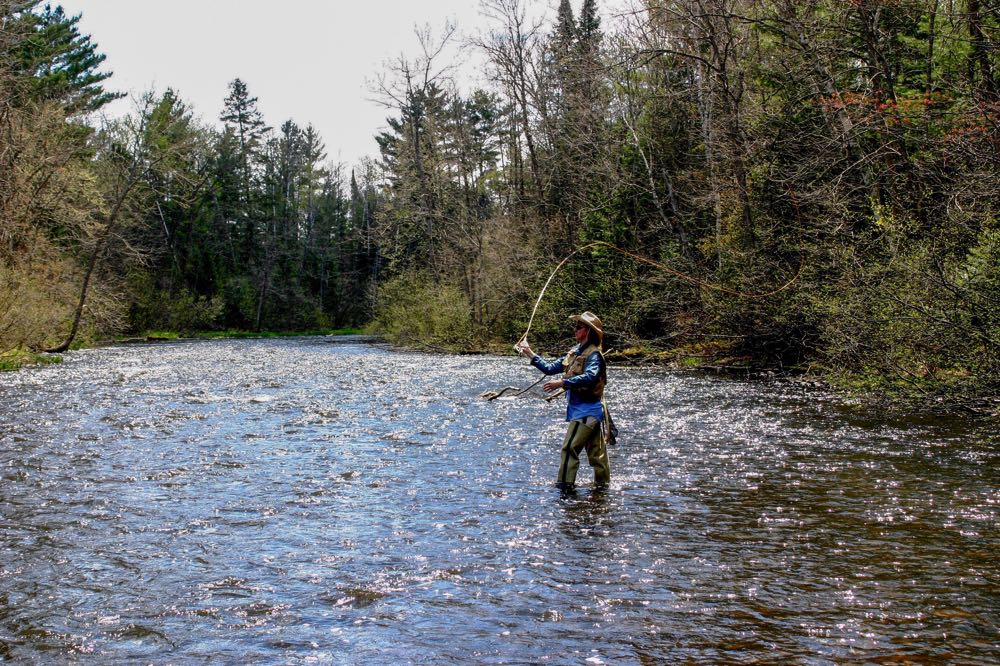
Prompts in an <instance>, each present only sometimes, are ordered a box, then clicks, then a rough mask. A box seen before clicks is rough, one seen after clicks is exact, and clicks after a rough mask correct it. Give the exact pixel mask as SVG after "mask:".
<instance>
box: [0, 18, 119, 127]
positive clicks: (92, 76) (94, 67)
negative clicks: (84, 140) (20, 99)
mask: <svg viewBox="0 0 1000 666" xmlns="http://www.w3.org/2000/svg"><path fill="white" fill-rule="evenodd" d="M40 4H41V2H40V0H29V1H28V2H22V3H15V4H14V5H11V4H10V3H3V5H0V21H2V24H3V30H4V31H5V32H7V31H10V32H11V33H19V34H20V38H19V39H17V40H16V41H15V42H14V43H13V44H10V45H8V46H7V52H6V53H4V52H3V50H4V45H3V44H2V43H0V59H2V60H6V61H8V62H9V63H10V66H11V67H12V68H13V70H14V71H15V73H16V75H18V76H20V77H22V78H23V79H24V80H26V81H27V82H28V85H27V87H26V91H27V94H28V96H29V98H31V99H34V100H42V101H52V102H57V103H59V104H61V105H62V106H63V107H64V108H65V109H66V111H67V112H68V113H70V114H75V113H86V112H90V111H95V110H97V109H99V108H101V107H102V106H104V105H105V104H107V103H109V102H111V101H113V100H115V99H118V98H120V97H122V96H124V94H125V93H117V92H109V91H107V90H105V89H104V86H103V83H104V81H106V80H107V79H108V78H110V77H111V74H112V73H111V72H101V71H99V69H100V67H101V65H102V64H103V63H104V61H105V59H106V57H107V56H105V55H104V54H102V53H99V52H98V51H97V44H96V43H94V42H92V41H91V38H90V35H81V34H80V28H79V25H78V24H79V22H80V16H81V15H80V14H77V15H76V16H67V15H66V13H65V12H64V11H63V8H62V7H60V6H57V7H56V8H55V9H53V8H52V6H51V5H45V6H44V8H43V9H41V11H36V10H37V9H38V6H39V5H40Z"/></svg>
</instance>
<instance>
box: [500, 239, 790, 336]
mask: <svg viewBox="0 0 1000 666" xmlns="http://www.w3.org/2000/svg"><path fill="white" fill-rule="evenodd" d="M594 247H606V248H608V249H609V250H614V251H615V252H617V253H619V254H623V255H625V256H627V257H631V258H633V259H635V260H636V261H638V262H639V263H642V264H646V265H647V266H652V267H653V268H656V269H658V270H661V271H663V272H664V273H668V274H670V275H673V276H674V277H676V278H677V279H679V280H683V281H684V282H688V283H690V284H693V285H697V286H699V287H704V288H706V289H712V290H714V291H719V292H722V293H724V294H730V295H731V296H738V297H740V298H749V299H759V298H768V297H770V296H774V295H775V294H778V293H780V292H782V291H784V290H785V289H788V288H789V287H790V286H792V284H793V283H794V282H795V281H796V280H798V279H799V275H801V274H802V267H803V265H804V262H803V264H800V265H799V270H798V271H797V272H796V273H795V276H794V277H793V278H792V279H791V280H789V281H788V282H786V283H785V284H783V285H781V286H780V287H778V288H777V289H773V290H771V291H768V292H763V293H750V292H744V291H738V290H736V289H730V288H728V287H724V286H722V285H719V284H713V283H711V282H706V281H704V280H699V279H698V278H696V277H693V276H691V275H688V274H687V273H683V272H681V271H679V270H676V269H674V268H670V267H669V266H667V265H666V264H663V263H661V262H659V261H656V260H654V259H650V258H648V257H644V256H642V255H639V254H635V253H634V252H629V251H628V250H623V249H622V248H620V247H618V246H617V245H612V244H611V243H608V242H607V241H592V242H590V243H587V244H586V245H581V246H580V247H578V248H576V249H575V250H573V251H572V252H570V253H569V254H568V255H566V257H565V258H564V259H563V260H562V261H560V262H559V264H558V265H557V266H556V267H555V269H554V270H553V271H552V273H551V274H550V275H549V279H548V280H546V281H545V285H544V286H543V287H542V290H541V292H539V294H538V298H537V299H536V300H535V307H534V308H532V310H531V317H530V318H529V319H528V327H527V328H526V329H525V330H524V335H522V336H521V337H520V339H519V340H518V343H517V345H514V349H515V350H516V349H517V348H518V345H519V344H521V342H523V341H524V340H525V339H527V337H528V333H530V332H531V326H532V324H533V323H534V322H535V314H536V313H537V312H538V306H539V305H540V304H541V302H542V297H543V296H545V291H546V290H547V289H548V288H549V285H550V284H551V283H552V279H553V278H554V277H555V276H556V273H558V272H559V270H560V269H561V268H562V267H563V266H565V265H566V263H567V262H568V261H569V260H570V259H572V258H573V257H574V256H576V255H577V254H579V253H580V252H583V251H584V250H588V249H590V248H594Z"/></svg>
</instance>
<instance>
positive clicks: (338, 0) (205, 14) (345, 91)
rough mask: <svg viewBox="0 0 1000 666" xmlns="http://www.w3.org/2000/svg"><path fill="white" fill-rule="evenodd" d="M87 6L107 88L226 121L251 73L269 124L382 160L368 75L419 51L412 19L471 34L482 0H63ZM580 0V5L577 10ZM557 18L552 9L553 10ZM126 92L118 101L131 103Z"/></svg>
mask: <svg viewBox="0 0 1000 666" xmlns="http://www.w3.org/2000/svg"><path fill="white" fill-rule="evenodd" d="M57 3H58V4H61V5H62V6H63V8H64V9H65V10H66V13H67V14H70V15H76V14H82V15H83V18H82V19H81V20H80V30H81V32H82V33H83V34H89V35H91V37H92V40H93V41H94V42H96V43H97V44H98V50H99V51H100V52H101V53H104V54H106V55H107V60H106V61H105V63H104V67H103V70H104V71H109V70H110V71H113V72H114V76H113V77H112V78H111V79H109V81H108V82H107V84H106V85H107V87H108V89H111V90H119V91H125V92H129V93H141V92H143V91H146V90H149V89H150V88H153V89H155V90H156V91H158V92H162V91H163V90H165V89H166V88H168V87H170V88H173V89H174V90H175V91H176V92H177V93H178V94H179V95H180V96H181V98H183V99H185V100H187V101H188V102H190V103H191V104H192V105H193V106H194V110H195V112H196V114H197V115H199V116H200V117H201V118H202V119H203V120H204V121H205V122H207V123H211V124H217V123H218V117H219V114H220V112H221V111H222V106H223V99H224V98H225V97H226V95H227V92H228V86H229V82H230V81H232V80H233V79H234V78H237V77H238V78H241V79H243V81H245V82H246V84H247V86H248V88H249V90H250V94H251V95H253V96H255V97H257V98H258V102H257V104H258V108H259V109H260V110H261V111H262V112H263V114H264V118H265V121H266V122H267V123H268V124H269V125H271V126H272V127H275V128H277V127H278V126H279V125H280V124H281V123H282V122H284V121H285V120H288V119H291V120H293V121H295V122H296V123H297V124H298V125H299V126H301V127H305V126H306V125H307V124H309V123H312V124H313V125H314V126H315V127H316V128H317V129H318V130H319V132H320V135H321V136H322V138H323V140H324V142H325V143H326V149H327V155H328V159H329V160H331V161H335V162H336V161H342V162H345V163H346V164H347V165H348V166H352V165H354V164H355V163H356V162H357V161H358V160H359V159H360V158H361V157H363V156H366V155H367V156H373V157H374V156H375V155H376V153H377V147H376V143H375V140H374V135H375V134H376V132H377V131H378V130H379V129H380V128H384V126H385V118H386V116H387V115H389V113H388V111H387V110H386V109H384V108H382V107H380V106H379V105H377V104H376V103H374V102H372V101H371V98H372V97H373V96H374V95H373V94H372V92H371V91H370V86H369V84H368V82H370V81H372V80H373V79H374V78H375V77H376V75H377V74H378V73H379V72H380V71H383V70H384V68H385V67H384V66H385V63H386V61H388V60H391V59H393V58H397V57H398V56H399V55H400V54H405V55H407V56H408V57H411V58H412V57H413V56H414V55H416V54H417V53H418V52H419V51H418V42H417V38H416V37H415V35H414V26H415V25H417V24H419V25H421V26H422V25H425V24H429V25H430V26H431V27H432V28H433V29H434V31H435V33H436V34H437V33H439V32H440V30H441V27H442V26H443V24H444V22H445V20H446V19H451V20H453V21H454V22H455V23H457V25H458V30H459V33H472V32H474V31H475V30H476V29H477V27H478V26H479V25H481V24H482V23H483V22H484V19H483V18H482V17H481V16H480V14H479V9H478V6H479V3H478V0H433V2H420V1H419V0H410V1H407V0H283V1H281V2H275V1H274V0H270V1H267V0H53V4H57ZM578 5H579V2H578V1H577V2H574V6H578ZM551 15H554V13H553V14H551ZM128 106H129V105H128V103H127V102H126V101H125V100H122V101H119V102H116V103H115V104H114V105H112V107H111V108H110V112H111V113H118V112H121V111H123V110H125V109H126V108H128Z"/></svg>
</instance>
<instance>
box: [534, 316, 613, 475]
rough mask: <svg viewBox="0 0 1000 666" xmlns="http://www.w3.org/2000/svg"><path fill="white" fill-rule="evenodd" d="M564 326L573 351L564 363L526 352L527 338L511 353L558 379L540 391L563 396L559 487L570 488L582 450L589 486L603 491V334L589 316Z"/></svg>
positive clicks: (608, 467)
mask: <svg viewBox="0 0 1000 666" xmlns="http://www.w3.org/2000/svg"><path fill="white" fill-rule="evenodd" d="M570 320H571V321H573V322H574V323H575V328H574V331H573V335H574V337H575V338H576V341H577V345H576V346H575V347H573V349H571V350H570V352H569V353H568V354H567V355H566V357H565V358H562V359H557V360H555V361H546V360H545V359H543V358H542V357H541V356H538V355H537V354H535V352H533V351H532V350H531V347H530V346H529V345H528V339H527V338H524V339H523V340H521V341H520V342H519V343H517V350H518V351H519V352H520V353H521V354H523V355H524V356H526V357H528V358H530V359H531V365H533V366H535V367H536V368H538V369H539V370H541V371H542V372H543V373H545V374H546V375H556V374H559V373H562V375H563V376H562V379H553V380H550V381H547V382H545V384H544V385H543V387H542V388H544V389H545V390H546V391H547V392H549V393H552V392H555V391H558V390H559V389H566V392H567V394H568V396H569V400H568V401H567V403H566V420H567V421H569V429H568V430H567V431H566V438H565V439H564V440H563V445H562V457H561V460H560V462H559V479H558V482H559V485H560V486H561V487H563V488H572V487H573V485H574V484H575V483H576V473H577V470H578V469H579V467H580V451H582V450H583V449H586V450H587V460H588V461H589V462H590V466H591V467H593V468H594V486H595V487H598V488H603V487H606V486H607V485H608V483H609V482H610V481H611V465H610V463H609V462H608V449H607V443H606V440H605V436H604V432H603V430H604V429H603V428H602V424H603V422H604V420H605V415H604V404H603V402H602V400H601V398H602V396H603V395H604V385H605V384H606V383H607V380H608V369H607V365H606V364H605V362H604V355H603V354H601V347H602V345H603V341H604V330H603V328H602V327H601V320H600V319H598V318H597V316H596V315H595V314H594V313H593V312H584V313H583V314H579V315H573V316H572V317H570Z"/></svg>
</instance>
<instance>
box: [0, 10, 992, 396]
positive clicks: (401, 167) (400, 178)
mask: <svg viewBox="0 0 1000 666" xmlns="http://www.w3.org/2000/svg"><path fill="white" fill-rule="evenodd" d="M481 9H482V11H483V12H484V14H485V15H486V16H487V17H488V18H489V23H488V28H487V29H484V30H481V31H480V32H479V33H478V34H477V35H476V36H474V37H470V38H465V39H467V41H468V43H467V44H465V45H464V46H465V47H466V48H467V49H472V50H474V51H475V53H476V54H477V55H478V56H480V57H482V59H483V62H484V63H485V71H484V72H483V73H482V76H481V77H480V79H479V80H478V81H477V84H476V86H475V87H473V89H469V90H466V89H463V88H462V87H461V86H459V85H458V84H456V83H455V79H454V77H452V76H451V75H450V72H451V70H452V68H453V67H454V65H455V63H452V62H447V61H445V60H444V58H443V56H442V54H443V53H445V51H444V49H443V48H442V47H443V46H444V45H445V44H447V43H448V42H449V40H456V39H458V38H459V37H458V33H457V31H456V29H455V27H454V26H449V25H446V26H444V27H443V28H442V29H440V30H437V31H431V30H422V31H418V34H417V35H416V39H415V40H414V48H413V49H412V54H413V55H411V56H401V57H399V58H397V59H396V60H394V61H391V62H389V63H387V64H386V66H385V69H384V70H383V71H381V72H377V73H373V76H374V77H375V79H374V80H375V83H374V87H375V88H376V90H375V94H377V95H378V97H379V99H380V100H382V101H383V103H384V106H385V109H386V115H387V118H386V130H385V131H384V132H383V133H381V134H380V135H379V136H378V137H376V138H377V143H378V147H379V154H378V155H374V156H372V157H371V158H370V159H365V160H363V161H362V162H361V163H360V164H358V165H354V166H353V167H352V168H351V167H347V166H345V165H342V164H334V163H332V162H331V161H330V160H329V159H328V157H327V149H326V141H331V142H334V143H335V142H336V137H321V136H319V135H318V133H317V131H316V130H315V128H314V127H313V126H312V125H311V124H308V122H306V123H305V124H300V122H298V121H296V120H292V119H289V120H287V121H285V122H284V123H282V124H281V125H280V127H277V128H274V127H268V126H267V125H266V123H265V122H264V119H263V118H264V116H263V114H262V112H261V110H260V106H259V105H258V100H257V98H256V97H254V95H253V93H252V89H251V85H250V82H246V81H244V80H242V79H240V78H238V76H239V74H240V73H239V72H233V76H234V78H233V79H232V82H231V83H230V85H229V88H228V90H226V91H220V93H221V94H220V97H222V96H224V97H225V108H224V111H223V113H222V115H221V116H220V117H219V118H218V122H217V123H211V124H208V123H205V122H202V121H199V120H197V114H196V109H194V108H192V107H191V105H190V104H189V103H187V102H185V100H184V97H183V91H179V90H172V89H167V90H166V91H164V92H149V93H146V94H143V95H140V96H139V97H138V98H137V99H136V100H135V101H134V109H133V111H132V112H131V113H128V114H122V115H120V116H118V117H115V118H111V119H108V118H104V117H103V116H102V114H100V113H99V110H100V109H102V108H103V107H105V106H106V105H107V104H108V103H110V102H112V101H113V100H115V99H117V98H118V97H120V96H121V93H119V92H116V91H115V90H114V79H113V77H112V76H111V75H110V74H109V73H108V72H107V71H106V70H105V64H106V63H105V62H104V61H105V58H104V56H103V55H102V54H101V53H100V51H99V49H98V46H97V43H96V41H95V40H99V39H100V35H94V36H91V35H85V34H81V32H80V29H79V25H78V24H79V19H80V17H79V16H71V15H67V14H66V13H64V12H63V10H62V9H60V8H58V7H55V8H53V7H52V6H49V5H43V4H42V3H41V2H40V1H39V0H0V361H3V360H4V359H7V361H6V362H7V363H8V364H10V363H14V362H15V361H14V359H18V358H33V357H35V356H37V355H39V354H43V353H45V352H55V353H58V352H60V351H65V350H66V349H69V348H71V347H74V346H79V345H86V344H92V343H93V342H95V341H99V340H103V339H107V338H112V337H114V336H129V335H148V334H150V332H155V331H173V332H179V333H183V334H194V333H198V332H206V331H223V330H230V331H236V330H239V331H285V332H291V331H309V330H328V329H332V328H341V327H368V328H370V329H371V330H375V331H378V332H379V333H381V334H382V335H384V336H386V337H387V338H389V339H390V340H393V341H395V342H397V343H401V344H406V345H410V346H415V347H422V348H427V349H446V350H455V351H483V350H491V349H507V350H509V349H510V345H511V344H513V343H514V342H515V341H517V339H518V338H519V336H520V335H521V334H522V333H523V332H524V330H525V328H526V326H527V324H528V320H529V317H530V315H531V314H532V305H533V304H534V303H535V299H536V297H537V295H538V294H539V292H540V290H541V289H542V287H543V285H544V284H545V283H546V281H547V279H548V278H549V277H550V275H551V274H552V271H553V269H554V268H555V267H556V265H557V264H559V262H560V261H561V260H562V259H564V258H565V257H566V256H567V255H569V254H571V253H572V252H574V251H575V250H577V249H579V248H581V247H584V246H588V245H589V247H587V248H586V249H585V250H583V251H581V252H580V253H578V254H577V255H576V256H575V257H574V258H573V260H572V261H570V262H567V263H566V265H565V268H564V269H563V270H561V271H560V272H559V273H558V274H557V276H556V278H555V279H554V280H553V281H552V283H551V286H550V288H549V289H548V290H547V292H546V295H545V298H544V299H543V300H542V301H541V303H540V307H539V311H538V316H537V319H535V321H534V325H533V327H532V333H531V335H532V342H533V344H535V346H536V347H539V346H540V348H542V349H550V350H553V351H559V350H560V349H561V348H562V347H564V346H566V344H567V343H566V340H567V339H568V336H569V331H568V326H567V320H566V316H567V315H568V314H570V313H572V312H579V311H581V310H585V309H586V310H591V311H593V312H596V313H598V314H599V315H600V317H601V319H602V320H603V322H604V325H605V327H606V329H607V331H608V337H607V339H606V346H607V347H608V348H609V349H610V350H611V351H612V358H617V359H620V360H626V359H630V358H645V359H650V358H655V359H659V360H665V361H671V362H674V363H677V364H680V365H687V366H692V367H701V366H714V367H724V366H728V367H736V368H747V369H763V370H771V371H776V372H782V373H805V374H809V375H814V376H817V377H820V378H822V379H823V380H825V381H828V382H830V383H832V384H834V385H836V386H839V387H841V388H843V389H845V390H848V391H853V392H858V393H862V394H865V395H870V396H878V397H881V398H886V399H889V400H899V401H906V402H910V401H917V402H922V403H936V402H946V403H949V404H957V405H963V404H965V405H968V404H975V403H977V402H979V401H983V400H986V401H991V400H995V399H996V397H997V395H998V388H1000V353H998V352H1000V223H998V204H1000V168H998V167H1000V160H998V157H1000V126H998V122H1000V74H998V68H1000V51H998V44H1000V5H998V4H997V3H995V2H984V1H982V0H795V1H793V0H636V1H635V2H634V3H633V5H632V6H631V7H630V9H629V10H628V11H624V12H621V13H619V15H617V16H616V20H615V21H614V25H606V23H610V22H609V21H604V22H602V20H601V12H600V8H599V7H598V5H597V2H596V0H583V1H582V4H578V3H573V2H570V0H560V2H559V3H558V7H557V10H556V11H555V12H554V15H544V16H540V17H539V16H536V11H535V10H536V6H535V5H533V4H530V3H528V0H483V1H482V3H481ZM265 103H266V100H265ZM301 120H302V119H299V121H301ZM598 242H599V243H600V244H594V243H598ZM590 244H594V245H590ZM637 258H641V259H642V260H637Z"/></svg>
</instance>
